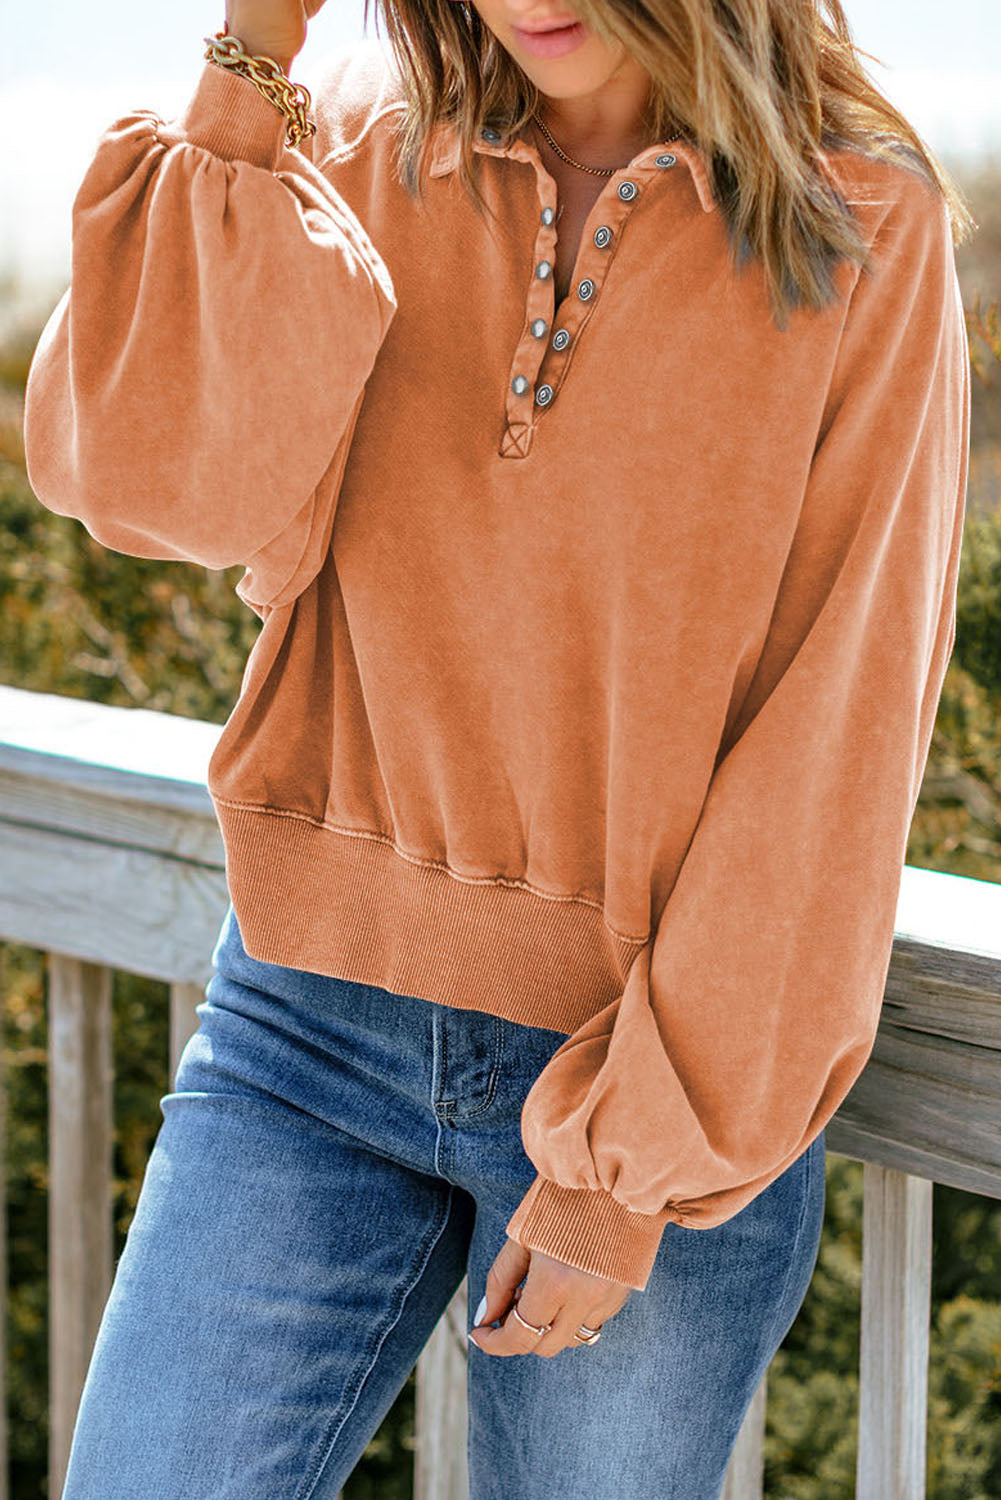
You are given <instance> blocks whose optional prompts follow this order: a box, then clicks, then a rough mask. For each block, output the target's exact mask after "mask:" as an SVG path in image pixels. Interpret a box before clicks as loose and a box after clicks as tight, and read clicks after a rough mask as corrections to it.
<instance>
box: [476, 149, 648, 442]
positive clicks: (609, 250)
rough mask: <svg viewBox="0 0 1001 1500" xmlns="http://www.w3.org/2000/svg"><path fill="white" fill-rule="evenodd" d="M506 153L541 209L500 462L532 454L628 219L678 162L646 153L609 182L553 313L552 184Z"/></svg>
mask: <svg viewBox="0 0 1001 1500" xmlns="http://www.w3.org/2000/svg"><path fill="white" fill-rule="evenodd" d="M484 134H485V132H484ZM488 149H489V148H488ZM500 149H501V150H502V149H503V148H500ZM511 154H512V155H514V156H516V157H519V158H520V159H521V160H523V161H529V162H530V163H531V164H532V165H533V167H534V169H535V173H536V183H537V187H538V194H539V204H540V208H539V219H538V229H537V232H536V239H535V245H534V259H533V265H532V278H531V283H530V286H529V288H528V296H527V305H526V309H525V312H526V318H525V324H524V328H523V333H522V337H521V339H520V340H519V343H518V346H517V348H516V350H515V354H514V359H513V361H512V366H511V373H510V379H509V382H508V388H507V396H506V403H505V411H506V419H507V421H506V429H505V433H504V435H503V437H502V440H501V444H500V448H499V450H498V451H499V452H500V454H501V455H502V456H504V457H525V456H527V454H528V452H529V449H530V447H531V442H532V437H533V435H534V432H535V426H536V419H537V418H538V417H540V416H541V414H542V412H543V411H545V410H547V409H548V407H550V406H551V405H552V404H553V402H554V401H555V400H556V397H557V395H558V394H559V391H560V387H561V386H562V384H563V382H564V380H565V379H566V377H567V372H568V369H569V366H570V363H571V360H572V357H573V354H574V351H575V350H576V348H577V345H578V343H579V341H580V336H581V333H582V332H583V329H584V326H585V325H586V323H587V321H588V319H589V318H590V317H591V316H592V315H593V313H594V310H595V308H596V306H597V304H598V303H599V302H600V301H601V290H602V287H603V284H604V281H605V278H606V276H607V273H608V270H609V267H610V265H611V262H612V259H613V258H614V255H615V253H616V250H617V248H618V245H619V242H620V240H621V238H622V234H623V231H624V227H625V220H626V218H627V216H628V215H629V214H630V213H631V212H632V210H633V208H634V207H635V206H636V204H637V203H638V202H639V201H640V200H641V199H642V198H643V196H644V188H645V187H647V185H648V184H649V182H650V180H651V179H656V178H660V177H661V176H663V175H664V174H663V169H664V168H666V167H672V166H674V165H675V162H676V161H677V157H676V156H675V155H674V153H673V152H670V151H658V150H657V148H656V147H650V148H649V149H648V151H647V152H644V153H642V154H641V155H639V156H637V157H635V158H634V159H633V161H631V162H630V163H629V164H628V165H627V166H625V167H622V168H620V172H621V174H622V175H621V176H618V175H617V176H613V177H611V178H610V179H609V181H608V183H607V184H606V186H605V188H604V190H603V192H602V194H601V195H600V197H599V198H598V199H596V200H595V203H594V204H593V205H592V208H591V212H590V213H589V215H588V218H587V220H586V222H585V225H584V228H583V231H582V234H581V241H580V245H579V246H578V250H577V260H576V263H575V266H574V279H573V281H572V282H571V285H570V288H569V291H568V294H567V296H566V297H564V299H563V301H562V302H561V304H560V309H559V313H558V314H557V313H556V310H555V302H556V299H555V291H554V285H553V281H554V276H553V268H554V265H555V251H556V243H557V231H556V209H555V206H554V201H551V200H555V191H556V184H555V181H554V180H553V179H552V178H551V177H550V176H549V174H548V173H547V172H546V171H545V168H544V167H543V166H542V163H541V159H539V158H538V157H537V155H536V153H535V152H534V149H532V148H528V147H526V146H524V145H523V143H521V142H519V141H516V142H515V143H514V145H513V147H512V149H511Z"/></svg>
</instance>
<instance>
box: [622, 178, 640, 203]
mask: <svg viewBox="0 0 1001 1500" xmlns="http://www.w3.org/2000/svg"><path fill="white" fill-rule="evenodd" d="M638 192H639V188H638V187H637V186H636V184H635V182H620V183H619V197H620V198H624V199H625V201H626V202H627V203H628V202H629V199H630V198H635V197H636V194H637V193H638Z"/></svg>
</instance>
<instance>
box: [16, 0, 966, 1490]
mask: <svg viewBox="0 0 1001 1500" xmlns="http://www.w3.org/2000/svg"><path fill="white" fill-rule="evenodd" d="M321 3H322V0H321ZM319 8H320V4H319V3H316V0H312V3H307V4H305V5H302V4H300V3H299V0H244V3H239V0H237V3H234V4H233V5H232V6H231V9H230V13H229V15H228V17H227V24H226V28H225V30H224V31H223V32H220V33H218V34H217V35H216V37H214V38H206V41H207V43H208V47H207V51H206V53H205V63H204V67H203V71H202V75H201V78H200V80H199V81H198V84H197V86H196V88H195V91H194V93H193V95H192V97H191V99H190V101H189V103H188V105H187V107H186V109H185V111H184V112H183V114H182V115H181V116H180V117H179V118H178V119H176V120H172V121H169V122H167V121H164V120H162V119H161V118H159V117H158V116H157V115H156V114H155V113H153V112H152V111H149V110H142V109H135V110H132V111H131V112H129V113H128V114H126V115H124V116H123V117H122V118H121V119H119V120H117V121H116V122H115V123H114V124H113V125H112V126H111V127H109V129H108V130H107V131H106V132H105V133H104V135H103V136H102V137H101V139H100V141H99V142H98V147H97V150H96V153H95V156H94V159H93V161H92V163H91V165H90V167H89V169H88V172H87V174H86V176H85V178H84V180H83V182H82V184H81V187H80V189H79V192H78V194H77V197H76V200H75V202H74V210H73V264H72V282H71V286H70V288H69V289H68V290H67V292H66V293H65V295H64V297H63V298H62V299H61V301H60V303H59V304H58V306H57V307H56V309H55V310H54V312H53V314H52V316H51V318H50V320H49V323H48V324H47V326H46V328H45V330H44V331H43V334H42V337H41V338H40V340H39V344H38V347H37V350H36V352H35V356H34V359H33V361H32V367H31V370H30V373H29V380H28V388H27V402H26V421H25V435H26V447H27V458H28V468H29V476H30V478H31V480H32V482H33V484H34V487H35V490H36V492H37V494H38V496H39V499H40V500H41V501H42V503H43V504H45V505H47V506H49V507H50V508H51V509H52V510H55V511H57V512H59V513H61V514H69V515H74V516H77V517H78V518H79V519H80V520H81V521H82V522H83V523H84V525H85V526H86V527H87V529H88V531H89V532H90V533H91V534H92V535H93V536H94V537H96V538H97V539H98V540H99V541H101V542H103V543H104V544H105V545H107V546H108V547H111V548H114V549H117V550H119V551H121V552H125V553H131V554H133V555H137V556H141V557H153V558H162V559H171V558H180V559H186V560H188V561H194V562H199V563H202V564H204V565H206V566H209V567H213V568H222V567H229V566H231V565H233V564H235V563H240V564H242V565H243V567H244V573H243V575H242V578H241V580H240V583H239V584H238V592H239V593H240V596H241V598H243V599H244V600H245V602H246V603H247V604H249V605H250V606H251V607H252V608H253V609H254V610H255V611H256V612H257V614H258V615H259V617H260V619H261V621H262V629H261V632H260V635H259V637H258V640H257V641H256V643H255V646H254V650H253V652H252V654H251V657H250V660H249V662H248V664H247V668H246V672H245V676H244V681H243V685H242V692H241V695H240V699H239V702H238V703H237V704H236V706H235V708H234V710H233V713H232V716H231V718H230V720H229V721H228V723H227V725H226V727H225V729H224V731H223V733H222V735H221V737H220V740H219V743H218V746H217V748H216V750H215V752H214V754H213V757H212V761H211V764H210V768H209V786H210V790H211V792H212V796H213V800H214V805H215V808H216V811H217V814H218V817H219V822H220V827H221V831H222V835H223V838H224V840H225V845H226V861H227V863H226V870H227V883H228V889H229V894H230V896H231V898H232V900H231V905H230V908H229V910H228V911H227V913H226V920H225V922H224V924H223V928H222V931H221V932H220V936H219V941H218V943H217V946H216V949H215V951H214V953H213V955H212V957H213V963H214V968H215V972H214V973H213V975H212V978H211V979H210V981H209V983H208V986H207V990H206V999H205V1001H203V1003H202V1004H201V1005H200V1006H199V1020H200V1025H199V1027H198V1030H197V1032H196V1033H195V1035H194V1036H193V1037H192V1038H191V1039H190V1040H189V1042H188V1044H187V1046H186V1047H185V1049H184V1052H183V1055H182V1057H181V1060H180V1065H179V1067H178V1070H177V1074H176V1077H175V1079H174V1085H175V1086H174V1089H173V1091H172V1092H170V1093H168V1094H167V1095H165V1096H164V1098H163V1100H162V1101H161V1103H162V1108H163V1114H164V1122H163V1125H162V1128H161V1131H160V1133H159V1136H158V1138H157V1142H156V1145H155V1148H154V1151H153V1153H152V1156H151V1160H150V1162H149V1165H148V1169H147V1172H146V1176H145V1180H144V1183H143V1188H142V1193H141V1196H140V1199H139V1203H138V1205H137V1208H136V1212H135V1215H134V1218H133V1221H132V1224H131V1227H130V1232H129V1236H128V1241H127V1244H126V1246H125V1249H124V1253H123V1255H122V1257H121V1260H120V1262H119V1264H118V1267H117V1270H116V1276H115V1282H114V1286H113V1289H112V1292H111V1295H110V1298H109V1300H108V1303H107V1306H106V1308H105V1311H104V1317H103V1320H102V1323H101V1328H100V1332H99V1334H98V1338H97V1342H96V1345H95V1349H94V1352H93V1356H92V1361H91V1366H90V1370H89V1374H88V1377H87V1383H86V1386H85V1389H84V1392H83V1397H82V1401H81V1406H80V1411H79V1415H78V1419H77V1426H76V1431H75V1435H74V1443H73V1450H72V1454H71V1458H70V1464H69V1473H68V1478H67V1483H66V1488H65V1491H64V1500H98V1497H100V1500H126V1497H128V1500H138V1497H140V1496H142V1500H168V1497H169V1500H180V1497H181V1496H184V1497H185V1500H192V1497H194V1496H205V1497H208V1496H212V1497H213V1500H236V1497H239V1500H256V1497H260V1500H264V1497H267V1500H274V1497H276V1496H279V1495H282V1496H288V1497H289V1500H307V1497H309V1500H316V1497H319V1496H321V1495H322V1496H327V1497H332V1496H333V1495H334V1494H335V1492H336V1491H337V1490H338V1489H339V1487H340V1486H341V1485H342V1484H343V1482H344V1481H345V1479H346V1478H347V1476H348V1475H349V1473H350V1472H351V1470H352V1468H353V1466H354V1465H355V1463H356V1462H357V1460H358V1458H359V1456H360V1455H361V1453H362V1451H363V1449H364V1448H365V1445H366V1444H367V1442H368V1441H369V1439H370V1437H371V1436H372V1434H373V1433H374V1432H375V1430H376V1428H377V1427H378V1425H379V1423H380V1422H381V1420H382V1418H383V1416H384V1415H385V1413H386V1411H387V1410H388V1408H389V1406H390V1405H391V1403H392V1401H393V1400H394V1398H395V1397H396V1395H397V1393H398V1392H399V1390H400V1389H401V1387H402V1385H403V1383H404V1381H405V1380H406V1378H407V1376H408V1374H409V1372H410V1371H411V1369H412V1367H413V1364H414V1362H415V1360H416V1358H417V1356H418V1354H419V1352H420V1350H421V1348H422V1347H423V1345H424V1343H425V1342H426V1340H427V1338H428V1335H429V1334H430V1332H431V1330H432V1328H433V1326H434V1324H435V1322H436V1321H437V1319H438V1318H439V1316H440V1315H441V1313H442V1311H443V1309H444V1308H445V1306H446V1305H447V1303H448V1302H449V1300H450V1298H451V1297H452V1295H453V1293H454V1292H455V1290H456V1288H457V1287H458V1286H459V1284H460V1282H461V1280H462V1277H463V1276H464V1275H467V1274H468V1278H469V1292H470V1298H469V1305H470V1307H471V1308H475V1312H474V1313H473V1315H472V1318H471V1332H470V1339H471V1348H470V1352H469V1361H468V1378H469V1409H470V1427H469V1470H470V1492H471V1495H472V1496H473V1500H494V1497H496V1500H500V1497H501V1496H503V1497H505V1500H507V1497H511V1496H517V1497H519V1500H535V1497H541V1496H543V1495H546V1496H548V1495H552V1494H557V1495H573V1496H575V1497H576V1500H587V1497H595V1500H597V1497H600V1500H612V1497H616V1500H643V1497H650V1500H652V1497H654V1496H656V1497H658V1500H668V1497H678V1500H681V1497H684V1500H711V1497H715V1496H718V1494H719V1492H720V1488H721V1485H722V1483H723V1478H724V1473H725V1470H726V1466H727V1463H728V1459H729V1456H730V1453H731V1451H732V1447H733V1443H734V1440H735V1438H736V1435H737V1432H738V1430H739V1428H740V1425H741V1422H742V1420H743V1417H744V1415H745V1412H746V1410H747V1407H748V1403H749V1401H750V1398H751V1396H752V1394H753V1392H754V1389H755V1386H756V1385H757V1383H758V1380H759V1379H760V1377H761V1375H762V1373H763V1371H764V1370H765V1368H766V1367H767V1365H768V1362H769V1360H770V1359H771V1357H772V1355H773V1353H774V1352H775V1350H776V1349H777V1347H778V1346H779V1344H780V1342H781V1341H782V1339H783V1337H784V1336H785V1334H786V1332H787V1330H788V1329H789V1327H790V1325H791V1323H792V1321H793V1318H794V1317H795V1315H796V1312H797V1310H798V1308H799V1307H800V1305H801V1303H802V1300H803V1297H804V1295H805V1292H806V1288H807V1286H808V1283H809V1280H810V1276H811V1274H812V1270H813V1266H814V1263H815V1257H816V1253H817V1247H818V1241H819V1236H820V1231H821V1222H822V1217H823V1206H824V1156H823V1151H824V1127H825V1125H826V1123H827V1121H828V1120H829V1119H830V1117H831V1115H832V1114H833V1112H834V1111H835V1109H836V1108H837V1107H838V1105H839V1104H840V1103H841V1101H842V1100H843V1099H844V1097H845V1095H846V1094H847V1092H848V1090H849V1088H850V1087H851V1085H852V1083H853V1082H854V1081H855V1079H856V1078H857V1077H858V1075H859V1073H860V1072H861V1070H862V1068H863V1066H864V1064H865V1061H866V1059H867V1057H868V1055H869V1052H870V1050H871V1047H872V1044H873V1040H874V1037H875V1033H876V1028H877V1024H878V1019H879V1011H880V1003H881V997H882V993H883V986H884V982H885V977H886V971H887V966H888V963H889V956H890V948H891V943H892V938H893V925H894V915H895V909H896V896H897V890H898V885H899V879H900V873H901V866H902V863H903V860H904V856H905V851H906V844H907V834H908V829H909V825H910V820H911V816H912V813H913V809H914V803H915V800H916V797H917V793H918V787H919V783H920V779H921V774H922V770H923V767H924V763H925V759H926V756H927V752H928V746H929V741H930V735H931V730H932V725H933V721H934V717H935V711H936V705H937V701H938V696H939V692H940V689H941V685H942V679H943V675H944V672H945V668H946V664H947V662H948V658H949V654H950V651H951V647H952V642H953V630H954V622H955V588H956V578H957V569H958V562H959V551H960V541H961V531H962V521H963V507H964V497H965V487H966V462H967V459H966V454H967V440H968V419H969V373H968V358H967V346H966V338H965V328H964V319H963V310H962V305H961V302H960V298H959V291H958V283H957V280H956V273H955V264H954V255H953V245H954V239H955V237H956V236H957V235H958V234H960V233H962V232H964V231H965V230H967V229H968V228H969V226H970V223H971V222H972V221H970V220H969V218H968V215H967V213H966V210H965V208H964V207H963V206H962V205H961V204H960V202H959V199H958V197H957V195H956V193H955V191H954V189H953V188H952V187H951V186H950V185H948V184H947V183H946V181H945V179H944V177H943V176H942V175H941V173H940V171H939V169H938V168H937V166H936V165H935V164H934V162H933V161H932V159H931V158H930V157H929V155H928V154H927V152H926V151H925V150H924V148H923V147H922V146H921V144H920V142H919V141H918V139H917V137H916V136H915V134H914V132H913V130H912V128H911V127H910V126H909V125H908V124H907V123H906V122H905V121H904V120H903V119H901V117H900V116H899V115H898V114H897V113H896V112H895V111H894V110H893V109H892V108H891V107H890V106H889V105H888V104H887V103H886V101H885V100H883V99H882V98H881V96H880V95H879V94H878V93H877V92H876V91H875V89H874V88H873V87H872V85H871V83H870V82H869V81H868V79H867V78H866V77H865V75H864V73H863V71H862V69H861V66H860V64H859V62H858V60H857V57H856V55H855V52H854V50H853V47H852V44H851V41H850V39H849V35H848V30H847V26H846V23H845V18H844V15H843V13H842V11H841V8H840V6H839V5H838V4H836V3H834V0H830V3H829V4H828V5H827V7H826V11H827V16H828V17H829V19H826V18H824V17H822V15H821V14H820V12H819V10H818V8H817V7H816V6H815V4H814V3H813V0H739V3H735V4H732V5H729V6H727V7H722V6H718V5H716V4H714V3H712V0H628V3H627V0H579V3H578V5H577V6H576V7H575V8H574V9H572V10H571V9H570V8H568V7H566V6H561V7H560V8H559V9H556V8H554V7H553V6H552V5H551V4H550V5H547V4H546V3H545V0H481V3H477V4H468V3H454V0H383V3H382V5H381V7H380V13H381V16H382V19H383V20H384V22H385V23H386V26H387V30H388V35H389V40H390V43H391V52H392V55H393V59H394V64H393V65H392V66H391V65H390V63H389V58H388V55H386V54H384V53H383V51H382V49H381V47H380V46H379V45H378V44H377V43H376V44H375V45H373V44H372V43H371V42H367V43H363V44H361V45H359V46H358V47H356V48H351V49H347V50H346V51H345V52H343V53H341V54H338V55H337V56H336V57H334V58H332V59H331V62H330V66H329V68H328V69H327V70H326V72H325V73H324V77H323V82H322V86H320V87H319V88H318V89H317V99H316V105H315V110H314V111H313V112H312V113H310V112H309V111H310V110H311V109H312V106H313V101H312V99H311V98H310V96H309V94H308V92H307V91H304V90H302V89H301V86H295V85H293V84H292V83H291V82H290V80H289V69H290V67H291V66H292V64H293V63H294V59H295V57H296V56H297V54H298V52H299V51H300V49H301V48H302V46H303V43H304V41H305V36H306V24H307V21H308V20H309V19H310V18H311V16H312V15H313V14H315V12H316V11H317V10H319ZM477 1303H479V1306H476V1304H477ZM472 1324H475V1327H472ZM526 1356H539V1357H538V1358H534V1357H526Z"/></svg>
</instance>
